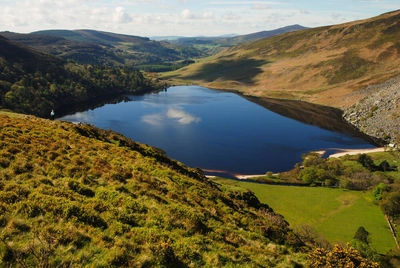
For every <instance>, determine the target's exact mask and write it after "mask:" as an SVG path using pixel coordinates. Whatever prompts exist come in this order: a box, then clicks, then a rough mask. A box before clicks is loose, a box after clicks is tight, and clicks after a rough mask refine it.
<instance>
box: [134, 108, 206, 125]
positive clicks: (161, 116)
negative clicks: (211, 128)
mask: <svg viewBox="0 0 400 268" xmlns="http://www.w3.org/2000/svg"><path fill="white" fill-rule="evenodd" d="M165 119H173V120H175V121H176V122H177V123H179V124H181V125H188V124H191V123H199V122H200V121H201V118H200V117H197V116H194V115H192V114H190V113H187V112H185V111H184V110H183V109H176V108H169V109H168V110H167V112H166V113H155V114H148V115H144V116H142V121H143V122H145V123H148V124H151V125H161V124H162V123H163V122H164V121H165Z"/></svg>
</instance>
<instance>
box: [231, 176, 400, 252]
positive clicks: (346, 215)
mask: <svg viewBox="0 0 400 268" xmlns="http://www.w3.org/2000/svg"><path fill="white" fill-rule="evenodd" d="M231 183H232V182H231ZM234 184H235V185H237V186H236V187H238V186H240V187H243V188H245V189H250V190H251V191H254V193H255V194H256V196H257V197H258V198H259V199H260V201H261V202H263V203H266V204H268V205H269V206H271V207H272V208H273V209H274V211H275V212H277V213H279V214H282V215H283V216H284V217H285V219H286V220H287V221H288V222H289V223H290V225H291V226H292V227H296V226H300V225H304V224H307V225H311V226H313V227H314V228H315V229H316V230H317V231H318V232H320V233H321V234H322V235H323V236H324V237H325V238H326V239H328V240H329V241H330V242H331V243H337V242H340V243H346V242H350V241H351V239H352V238H353V236H354V234H355V232H356V231H357V228H358V227H360V226H363V227H364V228H366V229H367V230H368V232H370V233H371V242H372V245H373V246H374V247H375V248H376V249H377V250H378V252H380V253H386V252H388V251H389V250H390V249H394V248H395V246H396V245H395V241H394V239H393V237H392V236H391V233H390V230H389V228H388V224H387V222H386V220H385V218H384V215H383V213H382V211H381V210H380V208H379V207H378V206H377V205H375V204H374V203H373V198H372V194H371V193H370V192H361V191H348V190H340V189H330V188H322V187H318V188H317V187H295V186H273V185H266V184H257V183H250V182H244V181H238V182H236V181H235V182H234Z"/></svg>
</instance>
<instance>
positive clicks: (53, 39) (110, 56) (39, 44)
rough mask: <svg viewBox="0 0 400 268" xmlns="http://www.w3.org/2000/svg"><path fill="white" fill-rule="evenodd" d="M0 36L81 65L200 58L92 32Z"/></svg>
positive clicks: (197, 52)
mask: <svg viewBox="0 0 400 268" xmlns="http://www.w3.org/2000/svg"><path fill="white" fill-rule="evenodd" d="M0 35H3V36H5V37H6V38H9V39H11V40H13V41H15V42H18V43H20V44H23V45H26V46H30V47H34V48H36V49H38V50H40V51H42V52H45V53H49V54H52V55H55V56H59V57H61V58H63V59H64V60H68V59H69V60H74V61H76V62H78V63H81V64H83V63H85V64H95V65H105V66H116V67H121V66H128V67H137V66H140V65H144V64H155V63H164V62H168V63H170V62H176V61H182V60H186V59H190V58H193V57H200V56H202V52H201V51H200V50H197V49H195V48H193V47H184V46H180V45H174V44H170V43H168V42H162V41H160V42H157V41H153V40H150V39H149V38H147V37H140V36H130V35H122V34H115V33H109V32H101V31H94V30H74V31H70V30H47V31H39V32H34V33H31V34H18V33H12V32H1V33H0ZM169 70H171V68H170V69H169Z"/></svg>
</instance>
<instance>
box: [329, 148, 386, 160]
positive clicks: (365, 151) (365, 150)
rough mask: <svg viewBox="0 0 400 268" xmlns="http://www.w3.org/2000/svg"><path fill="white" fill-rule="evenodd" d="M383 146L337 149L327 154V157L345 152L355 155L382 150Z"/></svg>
mask: <svg viewBox="0 0 400 268" xmlns="http://www.w3.org/2000/svg"><path fill="white" fill-rule="evenodd" d="M384 151H385V148H384V147H378V148H372V149H371V148H369V149H349V150H348V149H338V152H337V153H334V154H331V155H329V156H328V158H331V157H341V156H344V155H346V154H348V155H355V154H367V153H376V152H384Z"/></svg>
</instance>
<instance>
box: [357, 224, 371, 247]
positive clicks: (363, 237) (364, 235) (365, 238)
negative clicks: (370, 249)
mask: <svg viewBox="0 0 400 268" xmlns="http://www.w3.org/2000/svg"><path fill="white" fill-rule="evenodd" d="M353 239H356V240H359V241H361V242H363V243H365V244H369V232H368V231H367V230H365V228H364V227H362V226H360V227H358V229H357V232H356V233H355V235H354V237H353Z"/></svg>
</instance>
